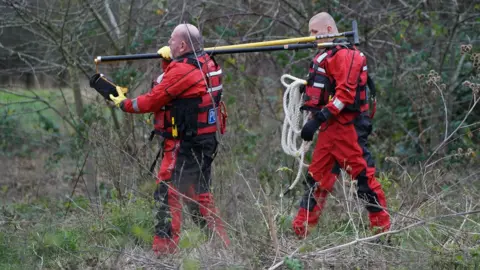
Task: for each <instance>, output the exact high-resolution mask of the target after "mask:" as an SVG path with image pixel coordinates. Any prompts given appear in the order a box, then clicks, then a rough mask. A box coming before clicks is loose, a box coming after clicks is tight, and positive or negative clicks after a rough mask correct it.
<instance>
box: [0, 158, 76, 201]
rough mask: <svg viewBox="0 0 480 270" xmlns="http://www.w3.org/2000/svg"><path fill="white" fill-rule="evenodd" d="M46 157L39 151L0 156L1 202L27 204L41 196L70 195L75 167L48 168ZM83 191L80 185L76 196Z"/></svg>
mask: <svg viewBox="0 0 480 270" xmlns="http://www.w3.org/2000/svg"><path fill="white" fill-rule="evenodd" d="M47 156H48V154H47V153H40V152H33V153H31V155H30V156H29V157H18V156H15V157H7V156H2V155H0V172H1V174H0V177H1V179H0V193H1V194H2V201H3V202H4V203H9V202H20V201H23V202H30V201H32V200H35V199H37V198H39V197H43V196H48V197H53V198H62V197H63V198H65V196H66V195H68V196H70V194H71V192H72V188H73V185H74V182H75V179H76V176H75V168H74V167H73V166H72V167H70V168H69V166H64V164H62V166H56V167H53V168H51V169H47V167H46V165H47V164H46V163H47ZM82 192H83V187H82V185H81V183H79V184H78V186H77V188H76V189H75V194H80V193H82Z"/></svg>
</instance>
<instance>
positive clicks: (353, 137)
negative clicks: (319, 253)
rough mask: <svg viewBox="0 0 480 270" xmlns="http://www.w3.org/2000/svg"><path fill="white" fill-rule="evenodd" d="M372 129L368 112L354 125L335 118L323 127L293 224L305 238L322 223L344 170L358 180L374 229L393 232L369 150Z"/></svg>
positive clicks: (359, 192) (360, 195)
mask: <svg viewBox="0 0 480 270" xmlns="http://www.w3.org/2000/svg"><path fill="white" fill-rule="evenodd" d="M371 129H372V126H371V121H370V118H369V117H368V115H367V114H365V113H364V114H360V115H359V116H357V117H356V118H355V120H353V122H352V123H348V124H341V123H339V122H337V121H336V120H335V119H331V120H329V121H327V122H326V123H324V124H322V126H321V128H320V132H319V134H318V140H317V144H316V146H315V149H314V152H313V157H312V163H311V164H310V166H309V168H308V176H307V179H306V183H305V193H304V195H303V197H302V200H301V202H300V208H299V210H298V213H297V215H296V217H295V219H294V220H293V223H292V226H293V229H294V231H295V233H296V234H297V235H298V236H301V237H305V236H306V235H307V234H308V227H311V226H315V225H316V224H317V223H318V219H319V217H320V215H321V213H322V210H323V207H324V206H325V202H326V198H327V196H328V193H329V192H331V191H332V188H333V185H334V184H335V181H336V176H337V175H338V174H339V172H340V168H343V169H344V170H345V171H346V172H348V173H349V174H350V175H351V176H352V178H353V179H357V187H358V190H357V194H358V197H359V198H360V199H362V200H363V201H365V202H366V209H367V211H368V217H369V219H370V227H371V228H372V229H376V228H378V229H380V231H387V230H388V229H390V216H389V214H388V212H387V211H386V210H385V209H384V208H386V206H387V203H386V199H385V194H384V192H383V190H382V187H381V185H380V183H379V182H378V181H377V179H376V178H375V164H374V161H373V159H372V157H371V154H370V152H369V151H368V148H367V138H368V135H369V134H370V133H371ZM379 206H380V207H379Z"/></svg>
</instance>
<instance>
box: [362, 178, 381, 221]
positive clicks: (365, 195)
mask: <svg viewBox="0 0 480 270" xmlns="http://www.w3.org/2000/svg"><path fill="white" fill-rule="evenodd" d="M357 186H358V189H357V195H358V197H359V198H360V199H362V200H363V201H365V202H366V203H368V205H366V206H365V208H366V209H367V211H368V212H372V213H377V212H380V211H382V210H383V209H382V208H380V207H378V206H376V205H379V204H378V196H377V194H376V193H375V192H373V190H372V189H371V188H370V187H369V186H368V178H367V175H366V170H363V171H362V172H361V173H360V174H359V175H358V177H357Z"/></svg>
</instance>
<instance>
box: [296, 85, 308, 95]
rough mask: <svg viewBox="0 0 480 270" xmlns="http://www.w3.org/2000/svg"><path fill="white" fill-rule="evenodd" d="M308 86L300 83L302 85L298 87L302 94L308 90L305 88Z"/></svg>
mask: <svg viewBox="0 0 480 270" xmlns="http://www.w3.org/2000/svg"><path fill="white" fill-rule="evenodd" d="M306 87H307V86H306V85H305V84H302V85H300V87H299V88H298V90H300V94H303V93H305V91H306V90H305V89H306Z"/></svg>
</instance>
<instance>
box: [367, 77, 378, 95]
mask: <svg viewBox="0 0 480 270" xmlns="http://www.w3.org/2000/svg"><path fill="white" fill-rule="evenodd" d="M367 86H368V89H370V93H371V96H372V99H375V97H376V95H377V89H376V88H375V82H374V81H373V79H372V78H371V77H370V76H369V75H367Z"/></svg>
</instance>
